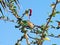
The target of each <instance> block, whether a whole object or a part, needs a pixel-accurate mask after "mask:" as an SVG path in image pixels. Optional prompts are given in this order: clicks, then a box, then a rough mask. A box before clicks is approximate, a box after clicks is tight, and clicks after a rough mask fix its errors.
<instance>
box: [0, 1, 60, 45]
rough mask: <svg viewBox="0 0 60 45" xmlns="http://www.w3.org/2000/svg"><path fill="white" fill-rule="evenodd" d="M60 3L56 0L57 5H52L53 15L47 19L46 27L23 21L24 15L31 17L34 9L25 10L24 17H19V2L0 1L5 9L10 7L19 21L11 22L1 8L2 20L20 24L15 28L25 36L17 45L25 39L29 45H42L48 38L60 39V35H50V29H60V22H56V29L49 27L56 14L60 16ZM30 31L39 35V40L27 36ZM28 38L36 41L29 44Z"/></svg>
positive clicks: (0, 17)
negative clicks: (58, 6)
mask: <svg viewBox="0 0 60 45" xmlns="http://www.w3.org/2000/svg"><path fill="white" fill-rule="evenodd" d="M59 3H60V0H56V2H55V3H53V4H51V7H52V13H51V14H50V15H49V17H48V18H47V22H46V24H45V25H43V24H42V25H40V26H39V25H35V24H33V23H32V22H31V21H30V20H24V19H23V17H24V15H28V16H29V17H30V16H31V15H32V9H27V10H25V12H24V13H23V14H22V16H19V15H18V13H17V9H16V8H17V6H18V9H20V6H19V0H0V4H1V6H2V7H3V9H4V10H7V9H6V8H7V7H8V8H9V10H10V13H12V14H13V15H14V16H15V17H16V19H17V21H16V22H15V21H14V20H10V19H9V17H6V16H5V15H4V14H3V11H2V9H1V7H0V12H1V14H2V16H0V19H1V20H4V21H10V22H15V23H17V24H18V25H15V28H18V29H19V30H20V31H21V33H23V36H21V38H20V39H19V40H17V43H16V44H15V45H21V44H20V41H22V40H23V39H26V42H27V45H31V44H37V45H42V43H43V42H44V41H45V40H50V39H49V38H48V36H51V37H54V38H59V37H60V35H58V36H55V35H54V34H48V29H49V28H50V27H51V28H53V29H60V21H58V20H57V21H56V22H57V24H58V26H56V27H55V26H53V25H49V23H50V22H51V23H53V21H52V20H51V19H52V17H55V16H56V14H60V11H57V10H56V6H57V4H59ZM15 4H16V5H17V6H16V5H15ZM9 10H8V11H9ZM29 19H30V18H29ZM28 31H29V32H30V33H34V34H36V35H39V36H38V37H39V38H38V37H37V38H36V37H32V36H30V35H29V34H27V32H28ZM28 38H31V39H34V40H35V41H31V42H29V40H28ZM52 45H56V44H52Z"/></svg>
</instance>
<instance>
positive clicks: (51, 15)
mask: <svg viewBox="0 0 60 45" xmlns="http://www.w3.org/2000/svg"><path fill="white" fill-rule="evenodd" d="M57 4H58V1H57V0H56V3H55V6H54V8H53V10H52V13H51V14H50V17H49V19H48V21H47V23H46V26H45V28H44V30H43V32H42V37H41V40H43V38H44V32H45V30H46V28H47V27H48V24H49V22H50V20H51V19H52V17H53V13H54V11H55V9H56V5H57ZM42 43H43V42H41V44H40V45H42Z"/></svg>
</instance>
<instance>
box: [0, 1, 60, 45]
mask: <svg viewBox="0 0 60 45" xmlns="http://www.w3.org/2000/svg"><path fill="white" fill-rule="evenodd" d="M19 2H20V7H21V9H20V10H19V12H18V14H19V15H20V16H21V15H22V13H23V12H24V11H25V10H26V9H29V8H31V9H32V16H31V19H30V21H31V22H32V23H34V24H36V25H42V24H46V19H47V18H48V16H49V15H48V13H51V10H52V8H51V6H50V4H52V2H55V0H19ZM56 9H57V10H58V11H60V4H58V5H57V8H56ZM4 14H5V15H6V16H9V18H10V19H14V20H16V18H15V17H14V16H13V15H12V14H10V13H9V12H4ZM12 17H13V18H12ZM24 19H25V20H28V17H27V16H25V17H24ZM52 20H53V22H54V23H51V24H53V25H55V26H56V25H57V24H56V22H55V20H60V15H56V16H55V17H53V18H52ZM15 25H17V24H16V23H12V22H8V21H7V22H4V21H3V20H0V45H14V44H15V43H16V42H17V39H19V38H20V37H21V36H22V35H23V34H22V33H21V32H20V31H19V29H16V28H15ZM48 32H49V34H51V33H53V34H54V35H58V34H60V29H59V30H55V29H49V31H48ZM49 38H50V39H51V40H50V41H44V43H43V45H52V44H55V43H56V44H57V45H60V38H53V37H49ZM21 43H22V45H25V44H26V43H25V40H23V41H22V42H21Z"/></svg>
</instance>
